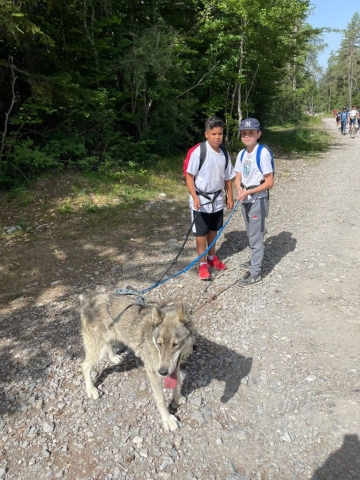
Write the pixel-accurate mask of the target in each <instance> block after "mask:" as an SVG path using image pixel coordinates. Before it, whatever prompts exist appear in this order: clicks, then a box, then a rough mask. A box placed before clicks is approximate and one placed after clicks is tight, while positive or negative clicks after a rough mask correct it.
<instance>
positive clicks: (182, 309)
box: [152, 303, 195, 377]
mask: <svg viewBox="0 0 360 480" xmlns="http://www.w3.org/2000/svg"><path fill="white" fill-rule="evenodd" d="M152 319H153V324H154V327H155V328H154V330H153V341H154V344H155V345H156V348H157V349H158V352H159V368H158V373H159V374H160V375H162V376H164V377H168V376H169V377H171V376H172V374H173V373H174V371H175V370H176V369H177V366H178V364H179V362H182V361H184V360H185V359H186V358H187V357H188V356H189V355H190V354H191V353H192V350H193V345H194V334H195V328H194V326H193V322H192V319H191V315H190V313H189V310H188V308H187V306H186V305H185V304H184V303H181V304H180V305H179V306H176V307H169V308H165V309H159V308H158V307H154V308H153V311H152Z"/></svg>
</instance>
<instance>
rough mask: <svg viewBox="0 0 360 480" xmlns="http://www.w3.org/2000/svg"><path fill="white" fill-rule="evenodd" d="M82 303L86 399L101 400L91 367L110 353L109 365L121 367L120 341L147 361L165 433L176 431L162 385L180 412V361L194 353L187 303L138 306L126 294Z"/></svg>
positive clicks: (90, 296)
mask: <svg viewBox="0 0 360 480" xmlns="http://www.w3.org/2000/svg"><path fill="white" fill-rule="evenodd" d="M80 305H81V332H82V337H83V341H84V348H85V359H84V361H83V363H82V370H83V374H84V377H85V385H86V392H87V395H88V397H89V398H93V399H97V398H99V391H98V390H97V388H96V387H95V386H94V384H93V382H92V380H91V368H92V367H93V365H95V363H96V362H98V361H99V360H101V359H102V358H103V357H104V355H105V354H106V353H107V354H108V356H109V359H110V361H112V362H113V363H115V364H118V363H119V362H120V361H121V360H120V357H119V356H118V355H117V354H116V353H115V351H114V349H113V346H114V345H115V344H118V343H119V342H121V343H123V344H124V345H126V346H127V347H129V348H131V349H132V350H133V352H134V353H135V355H136V356H137V357H139V358H140V359H141V360H142V361H143V363H144V366H145V369H146V372H147V374H148V377H149V380H150V383H151V387H152V390H153V393H154V398H155V403H156V405H157V408H158V410H159V412H160V415H161V419H162V422H163V425H164V429H165V430H166V431H174V430H176V429H177V428H178V422H177V419H176V417H175V416H174V415H171V414H170V412H169V409H168V407H167V405H166V401H165V398H164V392H163V387H162V381H163V380H164V384H165V386H166V387H168V388H172V389H173V390H174V393H173V400H172V406H173V407H174V408H177V407H178V406H179V405H180V403H184V401H185V399H184V397H182V396H181V377H180V362H183V361H184V360H185V359H186V357H188V356H189V355H190V354H191V352H192V350H193V344H194V335H195V329H194V326H193V322H192V319H191V316H190V314H189V311H188V309H187V307H186V305H185V304H184V303H181V304H180V305H179V306H172V307H160V306H157V305H146V304H145V305H139V304H137V303H134V302H133V301H131V299H129V297H128V296H124V295H115V294H97V293H94V292H87V293H85V294H81V295H80Z"/></svg>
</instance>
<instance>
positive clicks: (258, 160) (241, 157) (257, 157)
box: [240, 143, 275, 175]
mask: <svg viewBox="0 0 360 480" xmlns="http://www.w3.org/2000/svg"><path fill="white" fill-rule="evenodd" d="M263 148H266V150H267V151H268V152H269V153H270V156H271V166H272V169H273V175H274V174H275V163H274V155H273V153H272V151H271V150H270V148H269V147H268V146H267V145H262V144H261V143H259V146H258V149H257V151H256V165H257V167H258V169H259V170H260V172H261V175H262V174H263V172H262V170H261V165H260V157H261V152H262V149H263ZM245 151H246V148H244V149H243V151H242V152H241V155H240V162H242V161H243V158H244V155H245Z"/></svg>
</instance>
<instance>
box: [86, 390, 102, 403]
mask: <svg viewBox="0 0 360 480" xmlns="http://www.w3.org/2000/svg"><path fill="white" fill-rule="evenodd" d="M86 393H87V396H88V397H89V398H92V399H93V400H97V399H98V398H99V397H100V392H99V390H98V389H97V388H96V387H90V388H87V389H86Z"/></svg>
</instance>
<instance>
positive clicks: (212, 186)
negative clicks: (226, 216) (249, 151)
mask: <svg viewBox="0 0 360 480" xmlns="http://www.w3.org/2000/svg"><path fill="white" fill-rule="evenodd" d="M199 163H200V145H199V146H198V147H197V148H195V150H194V151H193V152H192V153H191V155H190V159H189V164H188V167H187V170H186V171H187V172H188V173H190V175H194V177H195V186H196V189H198V190H200V191H202V192H205V193H207V194H210V195H209V196H210V197H211V198H212V197H213V195H211V194H212V193H213V194H214V193H216V192H218V191H219V190H221V192H220V193H219V195H218V196H217V197H216V199H215V201H214V203H213V204H211V203H209V204H207V205H202V206H201V208H200V211H201V212H207V213H212V212H218V211H219V210H222V209H223V208H224V185H225V180H232V179H233V178H234V177H235V172H234V167H233V166H232V163H231V159H230V158H229V162H228V165H227V167H226V169H225V165H226V158H225V155H224V153H223V152H222V150H220V152H219V153H218V152H216V151H215V150H214V149H213V148H212V147H211V146H210V145H209V143H208V142H206V157H205V160H204V163H203V164H202V167H201V169H200V170H199ZM199 198H200V201H201V203H202V204H204V203H207V202H208V201H209V200H208V199H207V198H205V197H202V196H199ZM189 203H190V208H191V209H192V210H193V208H194V203H193V198H192V196H191V195H189Z"/></svg>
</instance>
